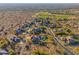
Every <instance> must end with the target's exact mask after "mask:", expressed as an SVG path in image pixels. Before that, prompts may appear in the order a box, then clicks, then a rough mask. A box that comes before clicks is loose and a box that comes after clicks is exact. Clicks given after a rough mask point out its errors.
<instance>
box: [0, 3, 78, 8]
mask: <svg viewBox="0 0 79 59" xmlns="http://www.w3.org/2000/svg"><path fill="white" fill-rule="evenodd" d="M6 8H9V9H12V8H13V9H14V8H23V9H62V8H79V4H78V3H60V4H58V3H0V9H6Z"/></svg>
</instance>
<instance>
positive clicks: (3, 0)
mask: <svg viewBox="0 0 79 59" xmlns="http://www.w3.org/2000/svg"><path fill="white" fill-rule="evenodd" d="M0 3H79V0H0Z"/></svg>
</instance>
